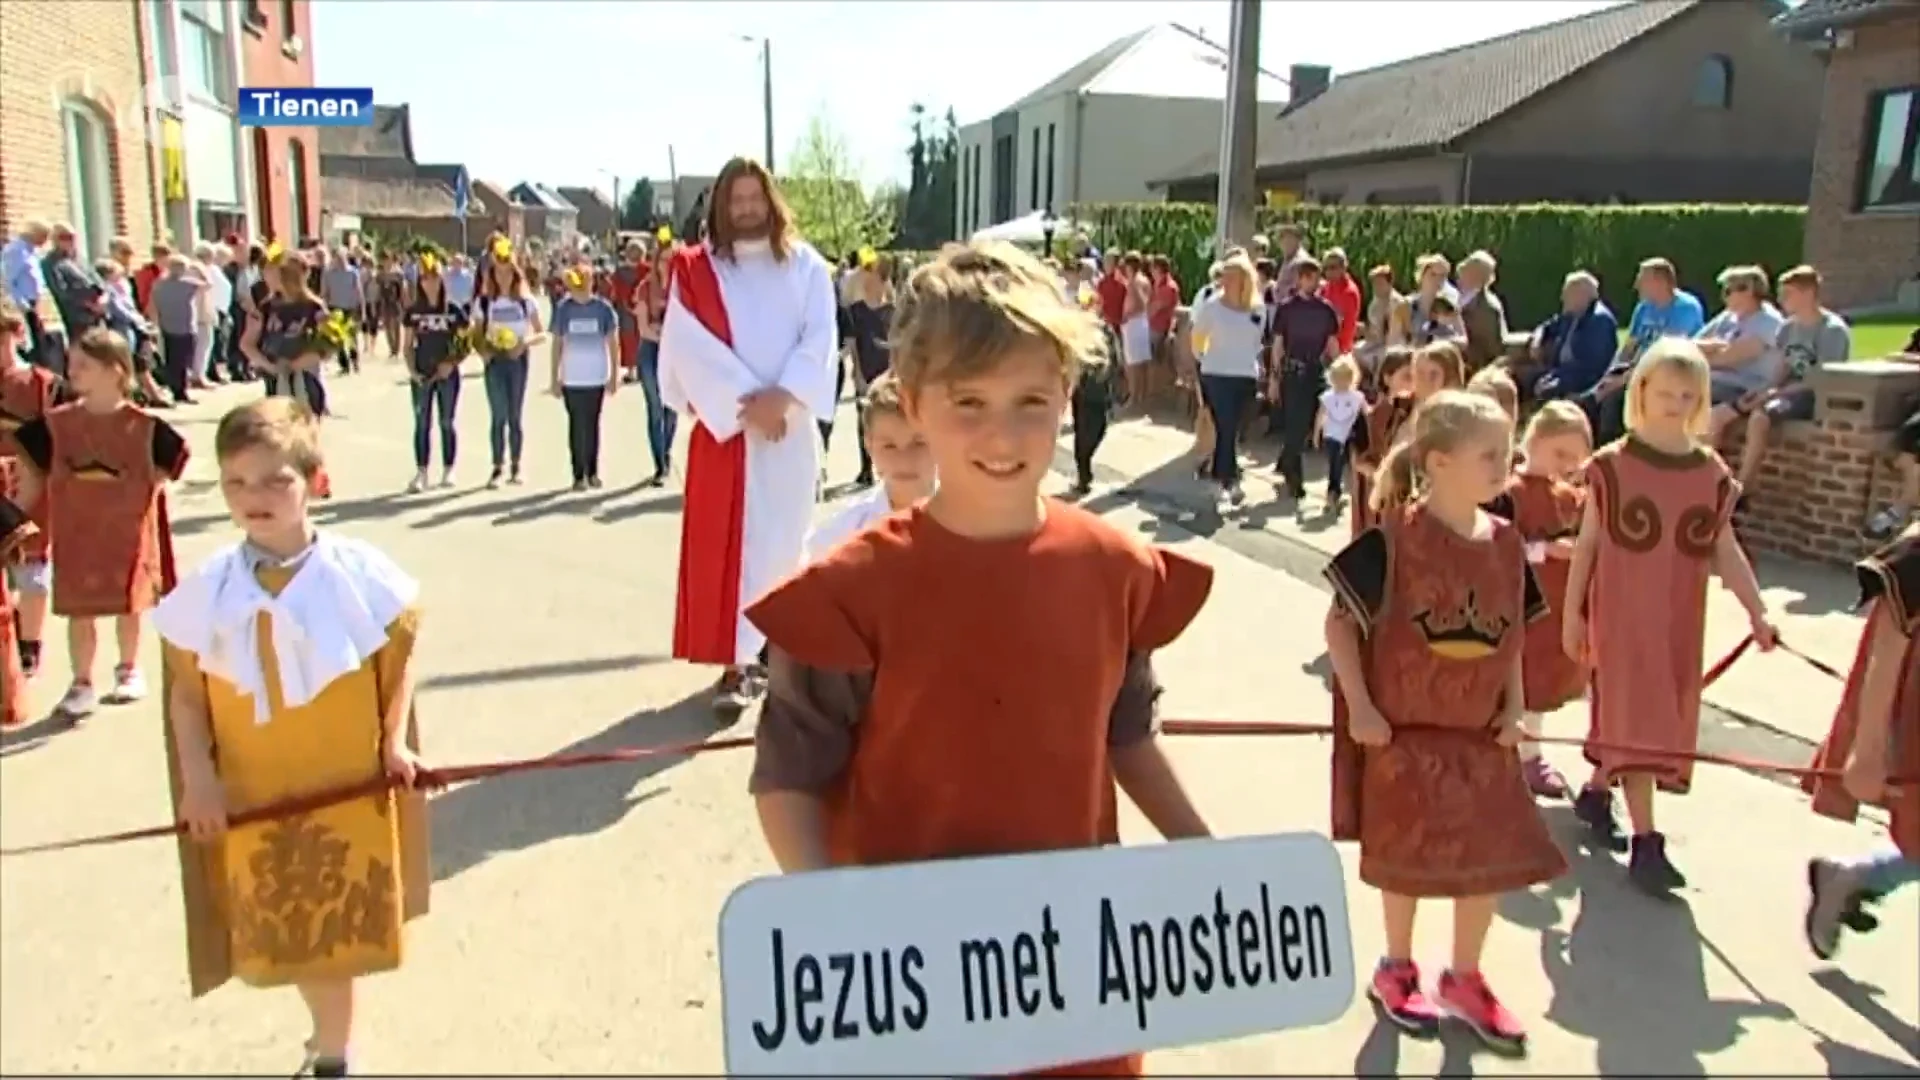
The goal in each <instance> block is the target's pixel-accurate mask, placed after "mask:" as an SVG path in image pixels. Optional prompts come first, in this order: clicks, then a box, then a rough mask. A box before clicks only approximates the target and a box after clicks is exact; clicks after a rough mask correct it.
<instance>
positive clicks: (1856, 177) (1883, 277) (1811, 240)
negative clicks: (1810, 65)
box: [1774, 0, 1920, 310]
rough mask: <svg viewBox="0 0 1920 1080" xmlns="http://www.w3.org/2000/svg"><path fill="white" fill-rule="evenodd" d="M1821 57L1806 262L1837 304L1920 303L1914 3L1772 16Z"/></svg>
mask: <svg viewBox="0 0 1920 1080" xmlns="http://www.w3.org/2000/svg"><path fill="white" fill-rule="evenodd" d="M1774 24H1775V26H1777V27H1778V28H1779V29H1781V30H1783V31H1785V32H1786V33H1787V35H1789V36H1790V37H1792V38H1793V39H1795V40H1797V41H1800V42H1804V43H1806V44H1807V45H1810V46H1811V49H1810V51H1812V52H1814V53H1817V54H1820V55H1823V56H1824V57H1825V59H1826V64H1827V77H1826V90H1825V93H1824V94H1823V95H1822V97H1821V106H1820V139H1819V142H1818V144H1817V145H1816V147H1815V149H1814V169H1813V189H1812V191H1811V192H1810V193H1809V195H1808V198H1807V239H1806V254H1807V261H1808V262H1810V263H1813V264H1814V265H1815V266H1818V267H1819V268H1820V272H1821V274H1822V275H1824V276H1825V279H1826V294H1827V302H1828V303H1829V304H1831V305H1832V306H1834V307H1837V308H1842V309H1846V308H1859V307H1863V306H1880V305H1886V304H1889V303H1893V304H1897V305H1898V306H1900V307H1903V308H1906V309H1907V310H1914V309H1916V308H1920V154H1917V153H1916V151H1920V3H1916V2H1914V0H1804V2H1803V3H1801V5H1800V6H1799V7H1797V8H1795V9H1794V10H1792V11H1790V12H1788V13H1786V14H1784V15H1782V16H1780V17H1779V18H1778V19H1776V20H1774Z"/></svg>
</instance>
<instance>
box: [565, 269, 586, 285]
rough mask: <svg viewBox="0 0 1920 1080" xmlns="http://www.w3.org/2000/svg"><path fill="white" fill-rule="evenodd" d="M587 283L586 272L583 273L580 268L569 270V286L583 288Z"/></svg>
mask: <svg viewBox="0 0 1920 1080" xmlns="http://www.w3.org/2000/svg"><path fill="white" fill-rule="evenodd" d="M586 284H587V276H586V275H585V274H582V273H581V272H580V271H578V270H569V271H567V286H568V287H569V288H574V289H583V288H585V287H586Z"/></svg>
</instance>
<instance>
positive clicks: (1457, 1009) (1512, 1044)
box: [1437, 971, 1527, 1056]
mask: <svg viewBox="0 0 1920 1080" xmlns="http://www.w3.org/2000/svg"><path fill="white" fill-rule="evenodd" d="M1437 996H1438V998H1439V1002H1440V1008H1441V1010H1442V1011H1444V1012H1445V1013H1446V1014H1447V1015H1448V1016H1451V1017H1453V1018H1454V1019H1456V1020H1459V1021H1461V1022H1462V1023H1464V1024H1466V1025H1467V1026H1468V1027H1470V1028H1472V1029H1473V1033H1474V1034H1475V1035H1478V1036H1480V1041H1481V1042H1483V1043H1486V1044H1487V1047H1488V1048H1489V1049H1491V1050H1493V1051H1495V1052H1497V1053H1502V1054H1508V1055H1513V1056H1521V1055H1524V1054H1525V1053H1526V1052H1527V1032H1526V1029H1525V1028H1523V1027H1521V1026H1520V1019H1519V1017H1516V1016H1514V1015H1513V1013H1511V1012H1509V1011H1508V1010H1507V1007H1506V1006H1505V1005H1502V1004H1500V999H1499V998H1497V997H1494V996H1493V991H1492V990H1489V989H1488V988H1487V980H1486V979H1485V978H1484V977H1483V976H1481V974H1480V973H1479V972H1477V971H1476V972H1474V973H1472V974H1469V975H1456V974H1455V973H1453V972H1451V971H1448V972H1443V973H1442V974H1441V976H1440V992H1439V994H1438V995H1437Z"/></svg>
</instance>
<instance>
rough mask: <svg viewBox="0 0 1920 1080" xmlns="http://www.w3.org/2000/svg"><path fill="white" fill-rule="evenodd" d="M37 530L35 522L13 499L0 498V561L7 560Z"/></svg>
mask: <svg viewBox="0 0 1920 1080" xmlns="http://www.w3.org/2000/svg"><path fill="white" fill-rule="evenodd" d="M35 531H37V530H35V528H34V525H33V522H32V521H30V520H28V518H27V513H26V511H24V510H22V509H20V507H19V506H18V505H16V504H15V503H14V502H13V500H11V499H5V498H0V563H4V562H6V561H7V558H8V557H9V556H11V555H12V554H13V550H14V548H16V547H18V546H19V545H20V544H21V543H22V542H23V541H25V540H26V539H27V538H28V537H30V536H32V535H33V534H34V532H35Z"/></svg>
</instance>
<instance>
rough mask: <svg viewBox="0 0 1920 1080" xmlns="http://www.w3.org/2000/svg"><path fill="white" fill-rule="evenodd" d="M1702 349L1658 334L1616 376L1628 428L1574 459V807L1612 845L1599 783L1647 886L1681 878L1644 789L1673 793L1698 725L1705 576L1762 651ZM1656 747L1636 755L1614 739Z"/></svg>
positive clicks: (1688, 774)
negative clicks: (1578, 733) (1581, 690)
mask: <svg viewBox="0 0 1920 1080" xmlns="http://www.w3.org/2000/svg"><path fill="white" fill-rule="evenodd" d="M1709 408H1710V405H1709V377H1708V367H1707V361H1706V358H1705V357H1704V356H1703V355H1702V354H1701V352H1700V349H1699V348H1698V347H1697V346H1695V345H1694V344H1693V343H1692V342H1691V341H1689V340H1687V339H1685V338H1661V339H1660V340H1659V341H1657V342H1655V343H1654V345H1653V346H1652V347H1651V348H1649V349H1648V350H1647V352H1646V354H1645V355H1644V356H1643V357H1642V358H1641V360H1640V362H1639V364H1637V365H1636V366H1635V367H1634V370H1633V376H1632V381H1631V382H1629V383H1628V385H1627V400H1626V420H1627V431H1628V434H1627V436H1626V437H1625V438H1623V439H1620V440H1618V441H1617V442H1613V443H1610V444H1609V445H1607V446H1604V447H1602V448H1601V449H1600V450H1599V451H1598V452H1597V453H1595V454H1594V455H1593V459H1592V460H1591V461H1590V462H1589V463H1588V464H1587V466H1586V470H1585V477H1586V488H1587V505H1586V509H1585V510H1584V512H1583V514H1582V517H1581V522H1580V533H1579V539H1578V540H1577V541H1576V542H1575V545H1574V552H1573V560H1572V565H1571V566H1570V567H1569V569H1568V573H1567V591H1566V606H1565V611H1564V612H1563V613H1562V634H1563V641H1564V645H1565V647H1566V651H1567V655H1568V656H1569V657H1570V658H1572V659H1574V660H1576V661H1578V662H1580V663H1590V664H1591V665H1592V666H1593V679H1592V684H1591V686H1592V690H1591V699H1592V714H1591V716H1592V719H1591V726H1590V727H1589V729H1588V734H1587V738H1588V745H1587V749H1586V756H1587V760H1588V761H1590V762H1592V763H1593V774H1592V776H1591V777H1589V779H1588V780H1587V782H1586V784H1585V786H1584V787H1583V788H1582V789H1581V791H1580V793H1579V795H1578V796H1576V797H1575V799H1574V812H1575V813H1576V814H1577V815H1578V816H1579V817H1580V820H1582V821H1583V822H1585V823H1586V824H1587V826H1588V827H1589V828H1590V829H1592V830H1593V832H1594V834H1595V836H1596V837H1597V838H1598V839H1599V840H1600V842H1602V843H1603V844H1605V845H1606V846H1608V847H1609V848H1612V849H1615V850H1617V849H1618V848H1619V847H1620V846H1621V844H1620V837H1619V830H1618V828H1617V826H1616V825H1615V823H1614V816H1613V801H1612V796H1611V795H1610V789H1611V788H1612V787H1613V786H1614V785H1615V784H1618V785H1619V786H1620V788H1621V791H1622V794H1623V795H1624V796H1625V799H1626V804H1627V818H1628V820H1629V822H1630V823H1631V825H1632V828H1633V835H1632V842H1631V845H1630V851H1631V855H1630V856H1629V862H1628V868H1627V872H1628V876H1629V878H1630V880H1631V881H1632V882H1633V883H1634V885H1635V886H1637V887H1639V888H1640V889H1642V890H1644V891H1646V892H1648V893H1650V894H1653V895H1666V894H1668V893H1670V892H1671V891H1672V890H1674V889H1678V888H1682V887H1684V886H1685V885H1686V877H1685V876H1684V875H1682V874H1681V873H1680V872H1679V871H1678V870H1677V869H1675V868H1674V866H1673V862H1672V861H1671V860H1670V859H1669V858H1668V857H1667V849H1666V837H1665V836H1664V835H1662V834H1661V833H1660V831H1659V830H1658V829H1657V828H1656V825H1655V821H1654V814H1653V801H1654V800H1653V795H1654V791H1655V789H1656V788H1658V789H1660V790H1665V791H1668V792H1672V793H1675V794H1685V793H1686V791H1687V790H1688V788H1689V787H1690V786H1691V784H1692V779H1693V761H1692V759H1690V758H1687V757H1683V756H1681V755H1684V754H1690V753H1692V752H1693V751H1694V750H1695V749H1696V748H1697V746H1698V742H1699V733H1700V691H1701V666H1702V664H1703V663H1704V657H1703V643H1704V637H1705V632H1706V611H1707V578H1708V576H1709V575H1710V574H1713V575H1718V576H1719V578H1720V580H1722V581H1724V582H1726V584H1727V587H1728V588H1729V589H1731V590H1732V591H1733V594H1734V595H1735V596H1736V597H1738V598H1739V600H1740V604H1741V606H1742V607H1744V608H1746V610H1747V619H1748V621H1749V622H1750V623H1751V625H1752V632H1753V637H1754V642H1755V644H1757V645H1758V646H1759V647H1760V648H1761V649H1763V650H1766V649H1772V648H1773V645H1774V641H1775V637H1776V634H1775V631H1774V628H1773V625H1772V623H1770V622H1769V621H1768V618H1767V608H1766V601H1765V599H1764V598H1762V597H1761V595H1760V583H1759V582H1758V581H1757V580H1755V578H1754V574H1753V565H1752V564H1751V563H1749V562H1748V561H1747V556H1746V552H1744V551H1742V550H1741V548H1740V541H1739V539H1738V537H1736V536H1735V535H1734V531H1733V529H1732V528H1731V527H1730V523H1731V520H1732V517H1733V510H1734V504H1735V502H1736V501H1737V500H1738V499H1739V495H1740V485H1739V483H1738V482H1736V481H1735V480H1734V478H1733V474H1732V472H1731V471H1729V470H1728V468H1727V465H1726V463H1725V462H1724V461H1721V460H1720V456H1719V455H1718V454H1716V453H1714V452H1713V450H1712V448H1710V447H1708V446H1707V445H1706V444H1705V443H1704V442H1703V441H1702V440H1703V439H1704V437H1705V435H1706V432H1707V416H1708V410H1709ZM1621 746H1628V747H1638V748H1651V749H1653V750H1656V751H1665V753H1659V754H1640V753H1634V752H1630V751H1626V750H1620V749H1616V747H1621Z"/></svg>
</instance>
